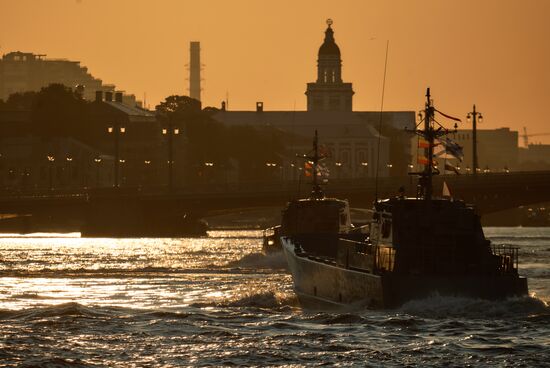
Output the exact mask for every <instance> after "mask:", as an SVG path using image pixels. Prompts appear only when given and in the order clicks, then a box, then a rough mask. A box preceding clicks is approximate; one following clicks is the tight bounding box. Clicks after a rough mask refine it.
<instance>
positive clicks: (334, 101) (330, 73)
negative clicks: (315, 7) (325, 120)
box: [306, 19, 354, 111]
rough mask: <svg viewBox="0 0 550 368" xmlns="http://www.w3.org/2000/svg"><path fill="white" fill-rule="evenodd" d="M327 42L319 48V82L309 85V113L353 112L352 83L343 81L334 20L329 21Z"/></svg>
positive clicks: (307, 94) (326, 32)
mask: <svg viewBox="0 0 550 368" xmlns="http://www.w3.org/2000/svg"><path fill="white" fill-rule="evenodd" d="M327 25H328V27H327V30H326V31H325V41H324V42H323V44H322V45H321V47H320V48H319V56H318V59H317V81H316V82H314V83H308V84H307V91H306V96H307V110H308V111H352V96H353V93H354V92H353V90H352V88H351V83H344V82H343V81H342V60H341V59H340V49H339V48H338V45H336V42H334V31H333V30H332V20H331V19H327Z"/></svg>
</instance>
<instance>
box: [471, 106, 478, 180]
mask: <svg viewBox="0 0 550 368" xmlns="http://www.w3.org/2000/svg"><path fill="white" fill-rule="evenodd" d="M477 114H478V113H477V112H476V105H475V104H474V108H473V111H472V115H473V120H472V147H473V148H472V149H473V152H472V160H473V161H472V166H473V168H474V175H477Z"/></svg>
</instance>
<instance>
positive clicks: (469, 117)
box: [466, 105, 483, 175]
mask: <svg viewBox="0 0 550 368" xmlns="http://www.w3.org/2000/svg"><path fill="white" fill-rule="evenodd" d="M466 119H467V120H468V123H469V122H470V120H471V121H472V148H473V156H472V168H473V169H472V170H473V171H474V175H477V170H478V167H477V166H478V164H477V119H479V122H480V123H481V122H482V121H483V116H482V115H481V113H480V112H479V111H476V105H474V108H473V110H472V111H471V112H469V113H468V115H467V116H466Z"/></svg>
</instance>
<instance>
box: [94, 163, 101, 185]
mask: <svg viewBox="0 0 550 368" xmlns="http://www.w3.org/2000/svg"><path fill="white" fill-rule="evenodd" d="M94 162H95V164H96V166H95V168H96V169H95V186H96V187H98V188H99V164H101V157H96V158H94Z"/></svg>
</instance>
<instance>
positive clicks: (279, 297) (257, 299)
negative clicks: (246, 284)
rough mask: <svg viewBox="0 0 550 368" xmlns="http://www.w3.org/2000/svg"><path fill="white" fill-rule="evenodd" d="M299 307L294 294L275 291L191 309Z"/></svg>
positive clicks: (200, 305) (201, 304)
mask: <svg viewBox="0 0 550 368" xmlns="http://www.w3.org/2000/svg"><path fill="white" fill-rule="evenodd" d="M297 306H299V303H298V298H297V297H296V294H294V292H290V293H284V292H280V291H274V290H267V291H261V292H254V291H251V292H247V293H244V294H241V295H239V296H237V297H234V298H231V299H226V300H223V301H215V302H211V303H193V304H191V307H195V308H205V307H217V308H261V309H280V308H288V307H297Z"/></svg>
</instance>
